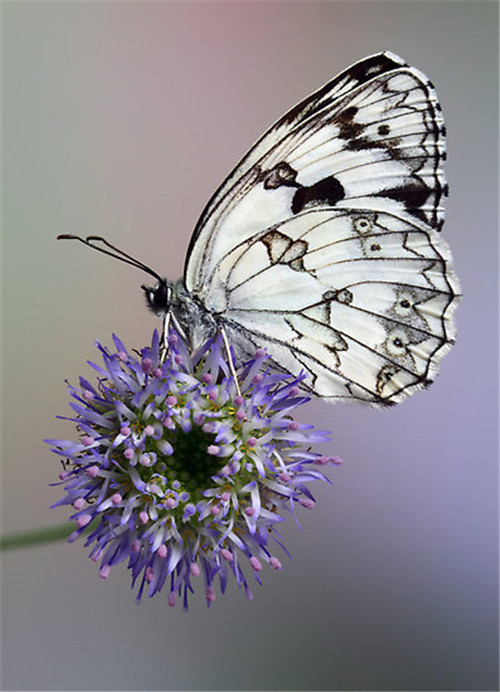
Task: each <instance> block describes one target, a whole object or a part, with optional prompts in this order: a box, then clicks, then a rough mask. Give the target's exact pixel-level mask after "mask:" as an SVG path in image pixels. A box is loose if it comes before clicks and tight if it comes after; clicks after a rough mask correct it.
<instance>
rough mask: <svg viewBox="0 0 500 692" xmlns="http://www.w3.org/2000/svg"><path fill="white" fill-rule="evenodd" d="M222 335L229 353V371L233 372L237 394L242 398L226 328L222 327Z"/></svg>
mask: <svg viewBox="0 0 500 692" xmlns="http://www.w3.org/2000/svg"><path fill="white" fill-rule="evenodd" d="M220 333H221V334H222V339H223V341H224V346H225V348H226V353H227V363H228V365H229V370H230V372H231V375H232V376H233V379H234V384H235V386H236V393H237V395H238V396H241V390H240V385H239V383H238V375H237V374H236V368H235V367H234V361H233V356H232V354H231V347H230V345H229V340H228V338H227V334H226V332H225V331H224V328H223V327H221V330H220Z"/></svg>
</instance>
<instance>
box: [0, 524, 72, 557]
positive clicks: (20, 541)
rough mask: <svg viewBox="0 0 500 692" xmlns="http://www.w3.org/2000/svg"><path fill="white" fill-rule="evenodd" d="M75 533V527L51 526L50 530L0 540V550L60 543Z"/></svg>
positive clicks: (14, 534)
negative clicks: (52, 542)
mask: <svg viewBox="0 0 500 692" xmlns="http://www.w3.org/2000/svg"><path fill="white" fill-rule="evenodd" d="M73 531H74V529H73V527H72V526H70V525H68V523H66V524H61V525H59V526H49V527H48V528H45V529H38V530H36V531H24V532H21V533H13V534H10V535H7V536H2V537H1V538H0V550H12V549H15V548H28V547H30V546H32V545H41V544H42V543H50V542H51V541H60V540H62V539H64V538H68V536H69V535H70V534H71V533H72V532H73Z"/></svg>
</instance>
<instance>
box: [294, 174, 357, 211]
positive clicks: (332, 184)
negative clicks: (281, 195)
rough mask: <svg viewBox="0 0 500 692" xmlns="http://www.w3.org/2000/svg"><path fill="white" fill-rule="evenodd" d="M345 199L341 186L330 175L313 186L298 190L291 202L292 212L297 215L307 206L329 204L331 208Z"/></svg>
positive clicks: (302, 187) (304, 186)
mask: <svg viewBox="0 0 500 692" xmlns="http://www.w3.org/2000/svg"><path fill="white" fill-rule="evenodd" d="M344 197H345V190H344V188H343V186H342V184H341V183H340V182H339V181H338V180H337V178H335V176H333V175H330V176H329V177H328V178H323V179H322V180H318V182H317V183H314V184H313V185H310V186H306V185H303V186H301V187H299V188H298V190H297V192H296V193H295V194H294V196H293V200H292V212H293V213H294V214H298V213H299V212H300V211H302V209H303V208H304V207H305V206H307V205H317V204H329V205H331V206H333V205H335V204H337V202H338V201H339V200H341V199H344Z"/></svg>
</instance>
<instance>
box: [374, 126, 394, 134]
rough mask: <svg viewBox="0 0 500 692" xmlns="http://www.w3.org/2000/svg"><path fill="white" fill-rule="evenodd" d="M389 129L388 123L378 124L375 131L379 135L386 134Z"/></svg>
mask: <svg viewBox="0 0 500 692" xmlns="http://www.w3.org/2000/svg"><path fill="white" fill-rule="evenodd" d="M390 131H391V128H390V127H389V125H379V126H378V128H377V132H378V133H379V135H388V134H389V132H390Z"/></svg>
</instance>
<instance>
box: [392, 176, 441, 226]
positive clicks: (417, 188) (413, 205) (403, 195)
mask: <svg viewBox="0 0 500 692" xmlns="http://www.w3.org/2000/svg"><path fill="white" fill-rule="evenodd" d="M380 194H381V196H383V197H389V199H393V200H395V201H396V202H402V203H403V204H404V205H405V207H406V209H407V210H408V211H409V212H410V213H412V214H414V215H415V216H417V217H418V218H420V219H422V220H423V221H426V220H427V217H426V216H425V213H424V212H423V211H422V209H421V207H423V206H424V204H425V203H426V201H427V200H428V199H429V196H430V195H431V194H433V190H431V188H429V187H427V185H424V184H423V183H409V184H408V185H403V186H402V187H393V188H391V189H389V190H382V192H381V193H380Z"/></svg>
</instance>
